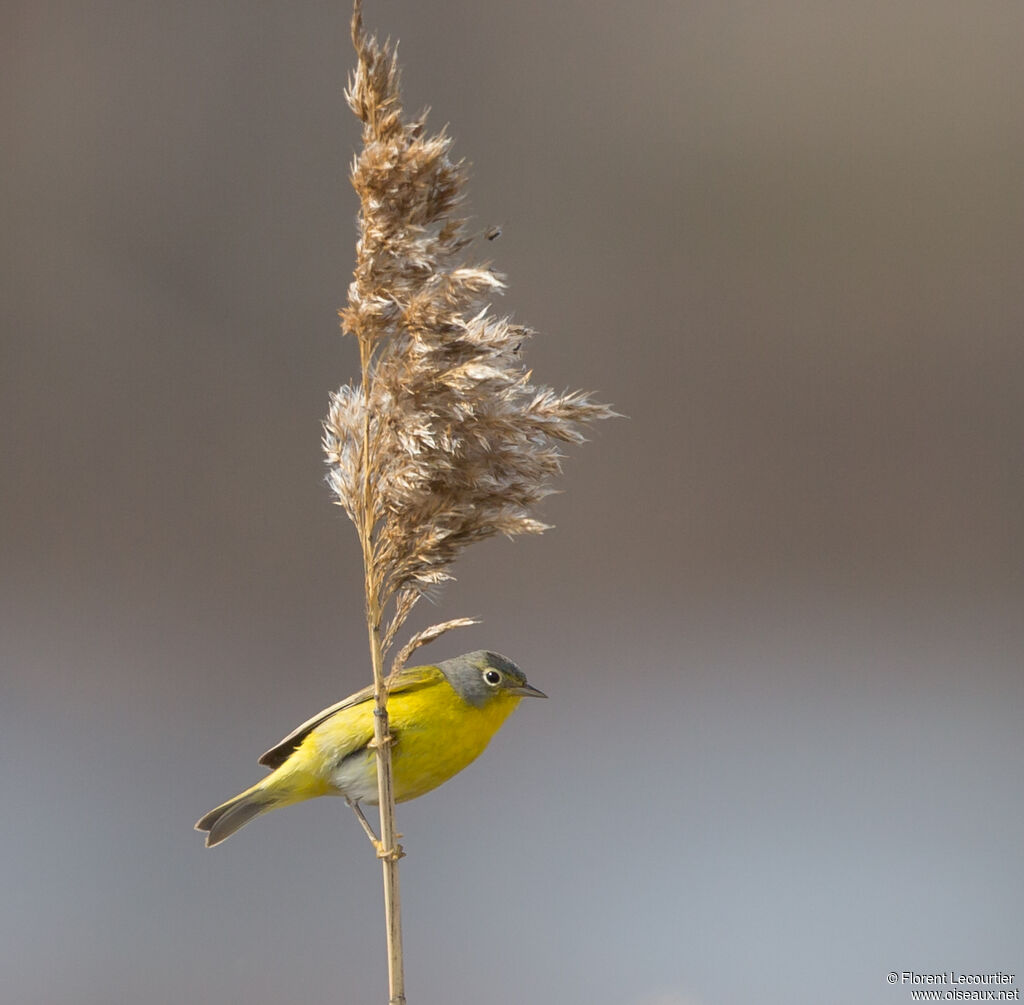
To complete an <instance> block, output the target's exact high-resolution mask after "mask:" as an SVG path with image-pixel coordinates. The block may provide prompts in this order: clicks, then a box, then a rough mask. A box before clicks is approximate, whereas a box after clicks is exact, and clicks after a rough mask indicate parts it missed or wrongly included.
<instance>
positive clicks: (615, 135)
mask: <svg viewBox="0 0 1024 1005" xmlns="http://www.w3.org/2000/svg"><path fill="white" fill-rule="evenodd" d="M367 19H368V22H369V23H370V24H371V25H374V26H376V27H378V28H379V29H380V30H381V31H382V32H383V33H390V34H392V35H394V36H397V37H400V38H401V39H402V45H401V49H400V51H401V55H402V59H403V63H404V67H405V92H406V98H407V105H408V107H409V108H410V110H417V109H419V108H420V107H422V106H423V105H425V104H431V105H432V106H433V109H434V111H433V114H432V120H431V121H432V123H433V124H434V125H435V126H440V125H442V124H443V123H445V122H450V123H451V124H452V131H453V133H454V135H455V136H456V138H457V147H456V151H457V153H458V154H460V155H462V156H465V157H467V158H468V159H469V160H470V161H471V162H472V164H473V178H472V185H471V196H472V206H473V210H474V213H475V216H476V221H477V224H478V226H479V227H480V228H483V227H486V226H488V225H491V224H496V223H500V224H502V225H503V228H504V233H503V236H502V237H501V239H500V240H499V241H497V242H496V243H495V244H494V245H489V244H486V242H484V247H483V248H482V249H481V252H482V254H485V255H491V256H493V258H494V259H495V261H496V263H497V265H498V266H499V267H500V268H502V269H503V270H505V271H506V272H507V273H508V274H509V277H510V281H511V284H512V288H511V290H510V292H509V294H508V295H507V297H506V298H505V299H504V300H503V301H502V303H501V304H500V305H499V306H500V308H501V309H502V310H509V311H511V312H513V313H514V315H515V316H516V318H517V319H519V320H521V321H524V322H526V323H528V324H531V325H533V326H535V327H536V328H537V329H539V331H540V332H541V335H540V336H539V337H538V338H537V339H536V340H535V342H534V343H533V344H532V345H531V346H530V349H529V356H528V361H529V363H530V365H531V366H533V367H534V368H535V373H536V376H537V378H538V379H539V380H541V381H542V382H544V383H548V384H552V385H554V386H555V387H558V388H562V387H565V386H569V387H585V388H593V389H597V390H598V391H599V394H600V396H601V397H602V398H603V399H604V400H608V401H611V402H613V403H614V404H615V405H616V406H617V407H618V408H619V410H620V411H622V412H624V413H626V414H628V415H629V416H630V419H629V420H628V421H616V422H614V423H605V424H603V425H602V426H601V427H600V428H598V429H597V430H596V431H595V432H594V435H593V442H592V443H590V444H588V445H587V446H585V447H584V448H582V449H580V450H577V451H574V452H573V455H572V457H571V458H570V460H569V462H568V464H567V472H566V477H565V478H564V480H563V482H562V483H561V486H560V487H561V488H562V489H564V490H565V491H564V494H562V495H559V496H556V497H553V498H552V499H551V500H550V502H549V504H548V505H547V506H546V507H545V509H544V512H543V516H545V517H546V518H547V519H548V520H549V521H550V522H553V523H555V524H556V525H557V530H555V531H554V532H552V533H551V534H549V535H546V536H545V537H544V538H542V539H531V540H523V541H519V542H516V543H508V542H506V541H496V542H493V543H488V544H486V545H483V546H480V547H479V548H477V549H476V550H475V551H473V552H471V553H469V554H468V555H467V556H466V558H465V560H464V561H463V562H462V563H461V565H460V566H459V569H458V572H459V576H460V579H459V582H458V583H457V584H456V585H455V586H453V587H452V588H450V589H449V590H447V592H446V593H444V594H443V596H442V600H441V603H440V604H439V606H438V607H437V609H436V610H431V609H429V608H428V607H424V608H422V609H420V610H418V611H417V616H416V618H415V619H414V626H415V627H420V626H422V625H423V624H426V623H428V621H429V620H438V619H441V618H446V617H453V616H456V615H465V614H472V615H478V616H481V617H482V618H484V621H485V623H484V625H483V626H482V627H479V628H475V629H472V630H471V631H468V632H465V633H464V634H463V635H462V636H461V638H459V637H450V638H448V639H445V640H444V641H443V642H441V643H438V644H437V645H435V646H433V647H432V648H431V649H429V650H426V651H425V652H426V654H428V655H429V656H431V657H433V658H443V657H444V656H448V655H452V654H454V653H455V652H459V651H463V650H465V649H470V648H476V647H479V646H488V647H491V648H496V649H498V650H499V651H502V652H504V653H506V654H507V655H509V656H511V657H512V658H514V659H515V660H517V661H518V662H519V663H520V664H521V665H522V666H523V667H524V668H525V669H526V670H527V672H528V674H529V675H530V679H531V680H532V681H533V682H534V683H536V684H537V685H538V686H540V687H542V688H544V689H545V690H547V691H549V692H550V694H551V700H550V701H548V702H544V703H542V702H535V703H527V704H526V705H524V707H522V708H521V709H520V710H519V712H518V713H517V714H516V716H515V717H514V719H513V720H512V721H511V722H510V723H509V724H508V725H507V726H506V728H505V729H504V730H503V732H502V733H501V734H500V735H499V736H498V737H497V738H496V740H495V741H494V743H493V744H492V746H491V748H490V749H489V750H488V751H487V753H486V754H485V755H484V757H483V758H481V760H480V761H479V762H478V763H477V764H475V765H474V766H473V767H472V768H471V769H469V770H468V771H467V772H466V773H465V774H463V775H461V776H460V777H458V778H457V779H456V780H454V781H453V782H451V783H450V784H448V785H447V786H445V787H444V788H442V789H441V790H439V791H438V792H436V793H434V794H432V795H430V796H429V797H427V798H425V799H422V800H420V801H418V802H416V803H412V804H409V805H407V806H403V807H402V808H401V810H400V814H399V825H400V829H401V830H402V831H403V832H404V833H405V835H406V842H405V843H406V846H407V848H408V851H409V853H410V854H409V857H408V859H407V860H406V861H405V862H404V863H403V873H402V881H403V893H404V896H405V903H406V920H407V931H406V938H407V947H408V965H407V969H408V979H409V986H410V1002H412V1003H414V1005H426V1003H447V1002H452V1001H488V1002H492V1003H496V1005H511V1003H514V1002H554V1001H559V1002H565V1003H588V1005H593V1003H598V1005H600V1003H609V1005H610V1003H626V1005H740V1003H749V1002H759V1003H780V1005H782V1003H785V1005H793V1003H812V1002H813V1003H817V1002H822V1001H828V1002H830V1003H836V1005H846V1003H848V1005H863V1003H865V1002H883V1003H884V1002H902V1001H908V1000H909V993H908V990H907V989H906V988H900V987H897V988H895V989H893V988H891V987H890V986H889V985H888V984H887V983H886V980H885V975H886V974H887V973H888V972H889V971H890V970H897V971H902V970H917V971H926V972H928V971H942V970H962V971H965V972H978V971H988V970H994V969H1001V970H1003V971H1010V972H1015V971H1022V970H1024V956H1022V955H1021V946H1022V945H1024V939H1022V936H1024V923H1022V916H1021V903H1022V895H1024V860H1022V844H1021V832H1022V824H1024V813H1022V804H1021V777H1022V769H1024V745H1022V739H1021V724H1020V715H1021V709H1022V702H1024V675H1022V671H1021V654H1022V651H1024V628H1022V618H1021V614H1022V600H1024V576H1022V571H1021V570H1022V559H1024V554H1022V550H1024V549H1022V533H1021V514H1022V504H1024V479H1022V474H1021V437H1022V433H1024V408H1022V402H1024V343H1022V338H1021V333H1022V330H1024V296H1022V293H1024V289H1022V278H1021V277H1022V271H1021V270H1022V266H1024V232H1022V227H1021V223H1022V195H1024V188H1022V177H1024V173H1022V167H1024V163H1022V161H1024V131H1022V126H1024V113H1022V111H1021V109H1022V108H1024V105H1022V103H1021V92H1022V86H1024V6H1022V5H1021V4H1019V3H1017V2H1003V3H965V2H951V0H927V2H919V3H913V2H900V3H892V2H890V0H885V2H863V3H857V4H811V3H800V2H795V0H786V2H780V3H773V4H758V3H744V2H738V0H735V2H734V0H728V2H723V0H714V2H711V0H708V2H700V3H685V2H681V0H673V2H655V0H640V2H637V3H632V4H622V3H615V4H612V3H603V2H602V3H595V2H593V0H590V2H583V0H575V2H569V0H565V2H555V3H540V2H524V3H501V4H498V3H483V4H481V3H479V2H470V0H459V2H451V3H448V4H445V5H438V4H425V3H414V2H412V0H402V2H397V0H394V2H390V0H389V2H385V0H370V2H369V3H368V8H367ZM347 30H348V11H347V9H346V6H345V4H344V3H334V2H332V3H327V2H302V3H296V2H291V3H277V2H259V3H257V2H251V0H250V2H246V3H243V2H240V0H234V2H231V0H213V2H211V0H203V2H193V0H187V2H177V3H173V4H169V3H165V2H159V3H158V2H154V0H134V2H132V3H127V2H109V3H104V2H98V3H90V4H84V3H70V2H63V3H61V2H57V3H50V4H42V3H28V2H18V3H7V4H5V5H4V11H3V30H2V33H0V37H2V42H0V45H2V48H3V51H2V53H0V79H2V114H3V139H2V144H0V147H2V152H0V164H2V172H3V205H2V210H3V228H2V234H3V236H2V248H3V263H2V265H3V268H2V275H3V279H2V282H3V286H4V288H3V291H2V298H0V311H2V325H3V338H2V344H0V354H2V355H0V385H2V398H0V409H2V415H0V420H2V429H3V437H2V446H0V449H2V451H3V474H2V495H0V518H2V530H0V533H2V535H3V540H2V547H3V551H2V569H3V575H2V609H0V616H2V624H0V660H2V685H0V687H2V693H0V701H2V705H0V716H2V732H0V782H2V801H3V810H2V813H0V842H2V847H3V855H2V857H0V882H2V897H0V925H2V926H3V929H2V936H0V1000H3V1001H4V1002H15V1003H19V1005H37V1003H38V1005H49V1003H60V1005H63V1003H75V1005H92V1003H95V1005H101V1003H103V1005H109V1003H110V1002H131V1003H136V1002H153V1003H179V1002H184V1001H191V1002H242V1001H245V1002H246V1003H249V1005H261V1003H279V1002H283V1001H298V1000H303V1001H316V1002H320V1001H323V1002H328V1001H334V1002H339V1001H341V1002H365V1001H383V999H384V997H385V994H384V978H383V972H384V957H383V937H382V921H381V908H380V889H379V875H378V872H379V870H378V868H377V865H376V863H375V862H374V860H373V858H372V856H371V854H370V851H369V849H368V847H367V845H366V842H365V839H364V837H363V835H362V834H361V833H360V831H359V829H358V827H357V826H356V824H355V822H354V820H352V819H350V815H349V814H348V813H347V811H346V810H345V808H344V806H343V805H341V804H340V803H339V802H338V801H334V800H321V801H319V802H318V803H312V804H307V805H304V806H300V807H296V808H293V809H290V810H288V811H287V812H285V813H280V814H274V815H271V816H270V817H267V818H264V819H262V820H260V821H258V822H257V823H256V824H254V825H253V826H252V827H250V828H247V829H246V830H245V831H243V832H242V833H241V834H240V835H238V836H237V837H235V838H234V839H233V840H232V841H231V842H230V843H229V844H228V845H226V846H225V847H224V848H222V849H218V850H217V851H215V852H208V851H205V850H204V849H203V848H202V841H201V838H200V836H199V835H197V834H194V833H193V832H192V830H191V826H192V822H193V821H194V820H195V819H196V818H197V817H198V816H199V815H200V813H202V812H203V811H205V810H207V809H209V808H210V807H211V806H213V805H214V804H216V803H217V802H219V801H221V800H222V799H224V798H227V797H228V796H230V795H232V794H233V793H234V792H235V791H237V790H238V789H239V788H241V787H243V786H245V785H248V784H250V783H251V782H253V781H255V779H256V778H257V777H259V773H260V770H261V769H259V768H258V767H257V766H256V764H255V758H256V756H257V755H258V754H259V753H260V752H261V751H262V750H263V749H264V748H265V747H266V746H267V745H269V744H270V743H272V742H273V741H275V740H277V739H278V738H279V737H280V736H282V735H283V734H284V733H285V732H287V731H288V730H289V729H291V728H292V726H294V725H295V724H296V723H298V722H300V721H301V720H302V719H304V718H305V717H306V716H308V715H309V714H311V713H312V712H314V711H316V710H317V709H318V708H320V707H322V706H323V705H326V704H328V703H330V702H331V701H333V700H335V699H337V698H338V697H340V696H342V695H344V694H347V693H348V692H350V691H352V690H354V689H356V688H357V687H359V686H361V685H362V684H363V683H364V682H365V681H366V680H367V678H368V670H367V666H366V656H365V653H366V644H365V637H364V629H363V626H362V617H361V609H360V594H359V589H360V572H359V565H358V554H357V549H356V546H355V540H354V536H353V533H352V531H351V528H350V527H349V526H348V524H347V523H346V522H345V520H344V518H343V515H342V514H341V512H340V510H338V509H337V508H335V507H332V506H331V505H330V502H329V498H328V494H327V491H326V488H325V486H324V485H323V483H322V475H323V469H322V459H321V453H320V446H319V435H320V430H319V422H320V419H321V417H322V415H323V414H324V412H325V410H326V405H327V393H328V391H329V390H330V389H331V388H332V387H335V386H337V385H338V384H340V383H342V382H343V381H344V380H346V379H348V378H350V377H351V376H352V375H353V373H354V372H355V369H356V354H355V347H354V345H353V344H351V343H350V341H348V340H343V339H341V338H340V337H339V336H338V335H337V332H336V319H335V316H334V311H335V309H336V308H337V307H339V306H341V305H342V303H343V302H344V298H345V291H346V286H347V282H348V275H349V273H350V270H351V265H352V257H353V245H354V225H353V220H354V214H355V198H354V195H353V194H352V192H351V190H350V188H349V186H348V183H347V168H348V163H349V159H350V157H351V155H352V152H353V151H354V149H355V147H356V143H357V139H358V134H357V130H356V127H355V122H354V120H353V118H352V117H351V115H350V113H349V112H348V110H347V109H346V108H345V106H344V104H343V101H342V96H341V92H342V87H343V84H344V81H345V78H346V74H347V72H348V70H349V69H350V67H351V66H352V63H353V56H352V52H351V49H350V46H349V42H348V38H347ZM1019 983H1024V981H1021V982H1019Z"/></svg>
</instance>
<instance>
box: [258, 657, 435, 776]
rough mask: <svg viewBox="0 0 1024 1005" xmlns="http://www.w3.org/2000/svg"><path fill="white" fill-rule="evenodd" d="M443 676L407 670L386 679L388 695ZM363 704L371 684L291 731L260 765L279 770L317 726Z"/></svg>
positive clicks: (420, 669)
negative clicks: (343, 711)
mask: <svg viewBox="0 0 1024 1005" xmlns="http://www.w3.org/2000/svg"><path fill="white" fill-rule="evenodd" d="M443 676H444V675H443V674H442V673H441V671H440V670H439V669H438V668H437V667H434V666H423V667H406V668H405V669H403V670H402V671H401V672H400V673H399V674H398V675H397V676H396V677H392V678H390V679H389V681H388V688H389V691H390V693H391V694H396V693H398V692H399V691H412V690H415V689H416V688H420V687H426V686H427V685H428V684H433V683H436V681H437V680H438V679H439V678H441V679H443ZM364 701H373V685H372V684H370V685H368V686H367V687H364V688H363V689H362V690H361V691H356V693H355V694H350V695H349V696H348V697H347V698H343V699H342V700H341V701H339V702H337V703H336V704H334V705H331V706H330V707H329V708H325V709H324V710H323V711H322V712H317V714H316V715H314V716H313V717H312V718H311V719H307V720H306V721H305V722H304V723H303V724H302V725H301V726H299V727H297V728H296V729H293V730H292V731H291V732H290V733H289V734H288V735H287V736H286V737H285V738H284V739H283V740H281V741H280V742H279V743H275V744H274V746H273V747H271V748H270V750H268V751H267V752H266V753H264V754H261V755H260V761H259V763H260V764H265V765H266V766H267V767H268V768H271V769H274V768H279V767H280V766H281V765H282V764H284V762H285V761H287V760H288V758H289V757H290V756H291V755H292V752H293V751H294V750H295V749H296V748H297V747H298V746H299V744H301V743H302V741H303V740H305V739H306V737H307V736H309V734H310V733H312V732H313V730H314V729H316V727H317V726H319V725H320V724H321V723H323V722H326V721H327V720H328V719H330V717H331V716H332V715H336V714H337V713H338V712H341V711H342V710H343V709H346V708H352V707H353V706H354V705H361V704H362V703H363V702H364Z"/></svg>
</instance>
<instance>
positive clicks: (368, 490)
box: [359, 339, 405, 1005]
mask: <svg viewBox="0 0 1024 1005" xmlns="http://www.w3.org/2000/svg"><path fill="white" fill-rule="evenodd" d="M359 350H360V351H359V356H360V362H361V369H362V374H363V387H364V389H366V390H365V393H366V396H367V399H368V398H369V391H368V388H369V384H370V360H371V352H370V348H369V346H368V344H367V343H366V341H364V340H363V339H360V343H359ZM366 405H367V407H366V413H365V418H364V423H363V444H362V458H361V462H362V476H363V478H362V481H363V485H362V488H363V506H362V510H363V512H362V517H363V519H362V526H361V527H360V528H359V538H360V543H361V544H362V550H363V572H364V588H365V593H366V628H367V633H368V635H369V642H370V660H371V662H372V664H373V701H374V709H373V747H374V749H375V750H376V753H377V800H378V806H379V809H380V845H379V846H378V848H377V856H378V857H379V858H380V860H381V866H382V868H383V874H384V923H385V926H386V928H387V941H388V1005H405V967H404V959H403V955H402V901H401V897H400V895H399V890H398V860H399V859H400V858H401V857H402V849H401V846H399V845H397V844H396V842H395V838H396V832H395V793H394V785H393V775H392V769H391V745H392V743H393V742H394V740H393V737H392V736H391V733H390V730H389V728H388V687H387V684H386V682H385V680H384V652H383V647H382V644H381V635H380V624H381V607H380V587H379V580H378V578H377V576H376V569H375V568H374V549H373V529H374V512H375V510H374V505H373V495H372V493H373V484H372V480H371V477H370V468H371V465H372V453H373V451H372V450H371V445H370V411H369V400H367V402H366Z"/></svg>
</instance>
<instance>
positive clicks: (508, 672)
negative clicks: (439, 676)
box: [438, 649, 547, 708]
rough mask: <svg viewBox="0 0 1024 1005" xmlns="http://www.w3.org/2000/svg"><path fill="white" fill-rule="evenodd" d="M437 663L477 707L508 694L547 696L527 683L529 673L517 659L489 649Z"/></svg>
mask: <svg viewBox="0 0 1024 1005" xmlns="http://www.w3.org/2000/svg"><path fill="white" fill-rule="evenodd" d="M438 667H439V668H440V670H441V672H442V673H443V674H444V675H445V678H446V679H447V681H448V683H449V684H451V686H452V687H453V688H454V689H455V691H456V692H457V693H458V695H459V697H461V698H462V700H463V701H465V702H467V703H468V704H470V705H474V706H476V707H477V708H483V707H484V706H485V705H489V704H490V703H491V702H492V701H500V700H508V699H509V698H515V699H516V701H518V700H519V699H520V698H527V697H528V698H546V697H547V695H546V694H545V693H544V692H543V691H538V690H537V688H535V687H531V686H530V685H529V684H527V683H526V674H524V673H523V671H522V670H520V669H519V667H517V666H516V665H515V663H513V662H512V661H511V660H508V659H505V657H504V656H500V655H498V653H492V652H488V651H487V650H486V649H478V650H476V651H475V652H472V653H464V654H463V655H462V656H456V657H455V658H454V659H450V660H445V661H444V662H443V663H438Z"/></svg>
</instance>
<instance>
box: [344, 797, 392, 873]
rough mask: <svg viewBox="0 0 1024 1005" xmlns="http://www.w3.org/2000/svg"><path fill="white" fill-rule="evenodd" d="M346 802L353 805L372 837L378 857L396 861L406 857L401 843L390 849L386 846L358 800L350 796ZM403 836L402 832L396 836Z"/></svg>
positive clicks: (360, 821)
mask: <svg viewBox="0 0 1024 1005" xmlns="http://www.w3.org/2000/svg"><path fill="white" fill-rule="evenodd" d="M345 802H346V803H348V804H349V806H351V807H352V812H353V813H354V814H355V815H356V819H357V820H358V821H359V825H360V826H361V827H362V828H363V831H364V833H365V834H366V836H367V837H368V838H369V839H370V843H371V844H372V845H373V847H374V848H375V849H376V851H377V858H391V859H395V860H396V861H397V860H398V859H400V858H405V852H404V851H402V846H401V845H400V844H399V845H395V847H394V848H392V849H390V850H389V849H387V848H385V847H384V842H383V841H381V839H380V838H379V837H377V835H376V834H375V833H374V830H373V828H372V827H371V826H370V821H369V820H367V819H366V817H365V816H364V815H363V808H362V807H361V806H360V805H359V803H358V802H356V801H354V800H352V799H349V798H348V796H346V797H345ZM401 836H402V835H401V834H396V835H395V837H396V838H400V837H401Z"/></svg>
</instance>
